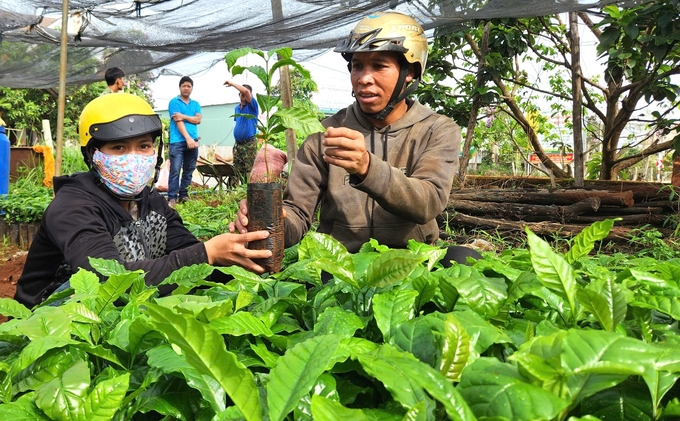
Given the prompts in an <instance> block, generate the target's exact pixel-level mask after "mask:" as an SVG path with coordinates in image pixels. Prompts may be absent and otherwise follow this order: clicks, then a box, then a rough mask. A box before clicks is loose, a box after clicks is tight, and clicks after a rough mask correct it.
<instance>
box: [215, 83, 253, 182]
mask: <svg viewBox="0 0 680 421" xmlns="http://www.w3.org/2000/svg"><path fill="white" fill-rule="evenodd" d="M224 85H225V86H232V87H234V88H236V90H237V91H238V97H239V99H240V100H241V102H240V103H239V104H238V105H237V106H236V109H235V111H234V114H250V115H252V116H254V118H249V117H245V116H236V117H234V120H235V121H236V124H235V125H234V139H235V140H236V143H235V144H234V170H235V171H236V175H237V176H238V177H239V178H240V179H241V181H242V182H244V183H245V182H247V181H248V180H247V177H248V174H250V171H251V170H252V168H253V162H254V161H255V156H256V155H257V139H256V138H255V134H257V116H258V115H259V114H260V107H259V106H258V104H257V100H256V99H255V98H254V97H253V88H252V87H251V86H250V85H239V84H238V83H235V82H233V81H231V80H228V81H226V82H224Z"/></svg>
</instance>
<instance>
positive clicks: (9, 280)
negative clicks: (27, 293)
mask: <svg viewBox="0 0 680 421" xmlns="http://www.w3.org/2000/svg"><path fill="white" fill-rule="evenodd" d="M27 254H28V252H27V251H24V250H21V249H20V248H18V247H16V246H3V247H2V250H1V252H0V297H3V298H14V291H15V290H16V288H17V281H18V280H19V277H20V276H21V272H22V271H23V270H24V263H26V255H27ZM5 320H6V318H5V317H4V316H0V323H2V322H4V321H5Z"/></svg>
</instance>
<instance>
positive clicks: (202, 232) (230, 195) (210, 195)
mask: <svg viewBox="0 0 680 421" xmlns="http://www.w3.org/2000/svg"><path fill="white" fill-rule="evenodd" d="M245 198H246V186H245V185H239V186H235V187H234V188H232V189H229V190H228V191H226V192H221V191H220V192H217V193H216V192H214V191H206V192H200V191H199V192H196V193H195V194H193V195H192V196H191V200H188V201H186V202H182V203H178V204H177V206H176V207H175V210H177V212H178V213H179V214H180V216H181V217H182V221H183V222H184V226H186V227H187V228H188V229H189V231H191V233H192V234H194V235H195V236H196V237H197V238H203V239H207V238H211V237H214V236H216V235H218V234H223V233H225V232H228V231H229V229H228V227H229V223H230V222H232V221H233V220H234V219H235V218H236V212H237V211H238V203H239V201H240V200H241V199H245Z"/></svg>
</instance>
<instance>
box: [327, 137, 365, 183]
mask: <svg viewBox="0 0 680 421" xmlns="http://www.w3.org/2000/svg"><path fill="white" fill-rule="evenodd" d="M323 146H325V147H326V149H325V150H324V155H323V160H324V161H326V162H328V163H329V164H332V165H336V166H338V167H341V168H344V169H345V171H347V172H348V173H350V174H354V175H357V176H359V177H360V178H361V179H363V178H364V177H366V174H367V173H368V165H369V164H370V163H371V155H370V154H369V153H368V151H367V150H366V142H365V140H364V135H363V134H361V133H360V132H358V131H356V130H352V129H348V128H346V127H329V128H328V129H326V133H324V140H323Z"/></svg>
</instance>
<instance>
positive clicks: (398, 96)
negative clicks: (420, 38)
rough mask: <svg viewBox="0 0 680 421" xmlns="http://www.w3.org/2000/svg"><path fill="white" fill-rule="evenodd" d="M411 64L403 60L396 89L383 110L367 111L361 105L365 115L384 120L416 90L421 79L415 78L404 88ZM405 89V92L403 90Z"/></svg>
mask: <svg viewBox="0 0 680 421" xmlns="http://www.w3.org/2000/svg"><path fill="white" fill-rule="evenodd" d="M410 67H411V66H410V64H409V63H407V62H406V61H403V62H402V64H401V70H400V71H399V79H398V80H397V84H396V86H395V87H394V91H392V96H391V97H390V100H389V102H388V103H387V106H385V108H383V109H382V110H380V111H378V112H377V113H371V114H369V113H365V112H364V111H363V110H361V107H359V109H360V110H361V113H362V114H363V115H365V116H366V117H368V118H372V119H375V120H378V121H383V120H385V119H386V118H387V116H388V115H390V113H391V112H392V110H394V107H395V106H396V105H397V104H398V103H400V102H401V101H403V100H404V99H405V98H406V97H408V96H409V95H411V94H412V93H413V91H415V90H416V88H417V87H418V83H420V79H413V81H412V82H411V84H409V85H408V86H407V87H406V89H404V82H405V81H406V76H408V72H409V69H410ZM402 89H403V92H402ZM352 95H354V92H352Z"/></svg>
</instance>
